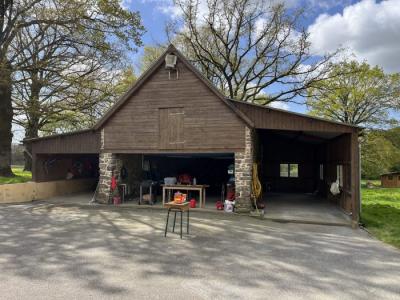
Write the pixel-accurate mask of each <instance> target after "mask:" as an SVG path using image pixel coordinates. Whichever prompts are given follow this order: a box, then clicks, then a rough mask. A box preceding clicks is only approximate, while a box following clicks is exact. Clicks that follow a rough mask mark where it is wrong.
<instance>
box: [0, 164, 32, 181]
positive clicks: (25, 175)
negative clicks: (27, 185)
mask: <svg viewBox="0 0 400 300" xmlns="http://www.w3.org/2000/svg"><path fill="white" fill-rule="evenodd" d="M12 170H13V172H14V174H15V177H11V178H10V177H1V176H0V184H7V183H21V182H27V181H30V180H32V173H31V172H26V171H23V167H12Z"/></svg>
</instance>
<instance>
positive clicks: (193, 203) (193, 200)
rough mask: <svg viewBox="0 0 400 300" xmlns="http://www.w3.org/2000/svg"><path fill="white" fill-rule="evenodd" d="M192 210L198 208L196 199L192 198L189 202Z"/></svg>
mask: <svg viewBox="0 0 400 300" xmlns="http://www.w3.org/2000/svg"><path fill="white" fill-rule="evenodd" d="M189 206H190V208H196V199H194V198H192V199H190V201H189Z"/></svg>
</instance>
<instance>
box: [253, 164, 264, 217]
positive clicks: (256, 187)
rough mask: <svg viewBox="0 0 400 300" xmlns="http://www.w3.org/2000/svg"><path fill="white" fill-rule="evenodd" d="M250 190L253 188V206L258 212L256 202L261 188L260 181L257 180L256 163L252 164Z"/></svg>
mask: <svg viewBox="0 0 400 300" xmlns="http://www.w3.org/2000/svg"><path fill="white" fill-rule="evenodd" d="M252 188H253V199H254V205H255V207H256V210H257V212H258V207H257V200H258V199H259V198H260V197H261V191H262V187H261V183H260V179H259V178H258V164H257V163H253V180H252Z"/></svg>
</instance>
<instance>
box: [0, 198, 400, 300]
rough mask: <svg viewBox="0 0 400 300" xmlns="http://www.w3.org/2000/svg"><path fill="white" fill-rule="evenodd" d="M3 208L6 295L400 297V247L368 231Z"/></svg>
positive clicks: (223, 218)
mask: <svg viewBox="0 0 400 300" xmlns="http://www.w3.org/2000/svg"><path fill="white" fill-rule="evenodd" d="M164 224H165V211H162V210H158V209H144V208H140V209H137V208H136V209H135V208H123V207H119V208H113V207H105V206H94V207H89V206H87V207H81V206H75V205H70V206H61V205H49V204H43V203H37V204H30V205H9V206H7V205H3V206H0V270H1V272H0V293H1V296H0V297H1V298H2V299H279V300H282V299H292V298H297V299H322V298H323V299H400V284H399V283H400V251H399V250H397V249H395V248H393V247H390V246H388V245H385V244H383V243H381V242H379V241H377V240H375V239H373V238H371V237H369V236H368V235H367V234H366V233H365V232H363V231H361V230H352V229H350V228H347V227H334V226H317V225H300V224H282V223H274V222H271V221H266V220H259V219H254V218H250V217H246V216H236V215H223V214H213V213H202V212H195V213H192V215H191V234H190V236H186V237H184V239H183V240H180V239H179V237H178V235H174V234H170V235H168V237H167V238H164V236H163V227H164Z"/></svg>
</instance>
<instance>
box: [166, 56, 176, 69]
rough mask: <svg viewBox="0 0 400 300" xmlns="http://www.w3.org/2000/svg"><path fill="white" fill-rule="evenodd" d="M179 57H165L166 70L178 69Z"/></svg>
mask: <svg viewBox="0 0 400 300" xmlns="http://www.w3.org/2000/svg"><path fill="white" fill-rule="evenodd" d="M176 61H177V57H176V55H174V54H167V55H165V68H166V69H175V67H176Z"/></svg>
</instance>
